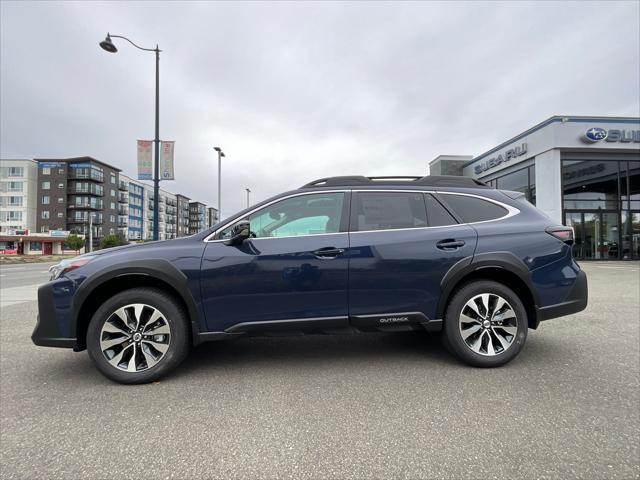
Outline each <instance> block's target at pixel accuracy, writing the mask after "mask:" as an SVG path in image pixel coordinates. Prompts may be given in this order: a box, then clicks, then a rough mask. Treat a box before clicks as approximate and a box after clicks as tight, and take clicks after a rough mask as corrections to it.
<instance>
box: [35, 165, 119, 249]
mask: <svg viewBox="0 0 640 480" xmlns="http://www.w3.org/2000/svg"><path fill="white" fill-rule="evenodd" d="M36 161H37V162H38V182H37V197H36V206H37V218H36V230H37V231H38V232H41V233H46V232H49V231H51V230H68V231H70V232H72V233H78V234H83V235H89V216H90V215H91V216H92V218H91V223H92V231H91V235H92V237H93V240H94V243H97V242H100V240H102V238H103V237H104V236H105V235H113V234H116V233H117V231H118V212H119V207H118V192H119V190H118V185H119V179H118V175H119V173H120V169H118V168H115V167H112V166H111V165H108V164H106V163H103V162H101V161H99V160H96V159H95V158H92V157H77V158H67V159H36Z"/></svg>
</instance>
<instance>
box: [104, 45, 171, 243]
mask: <svg viewBox="0 0 640 480" xmlns="http://www.w3.org/2000/svg"><path fill="white" fill-rule="evenodd" d="M112 37H113V38H121V39H123V40H126V41H127V42H129V43H130V44H131V45H133V46H134V47H136V48H137V49H139V50H144V51H145V52H155V53H156V137H155V139H154V142H155V147H156V148H155V160H154V163H153V210H154V212H155V213H154V215H153V239H154V240H158V239H159V230H160V218H159V215H158V209H159V204H160V202H159V199H160V175H159V173H160V52H161V51H162V50H160V49H159V48H158V45H156V48H143V47H140V46H138V45H136V44H135V43H133V42H132V41H131V40H129V39H128V38H127V37H123V36H121V35H111V34H109V33H107V38H105V39H104V40H103V41H102V42H100V47H102V49H104V50H106V51H107V52H109V53H116V52H117V51H118V49H117V48H116V46H115V45H114V44H113V42H112V41H111V38H112Z"/></svg>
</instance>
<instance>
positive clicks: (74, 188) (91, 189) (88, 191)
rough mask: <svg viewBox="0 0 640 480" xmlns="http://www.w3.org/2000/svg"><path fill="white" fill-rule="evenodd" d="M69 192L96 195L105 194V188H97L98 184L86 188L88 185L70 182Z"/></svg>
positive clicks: (101, 195)
mask: <svg viewBox="0 0 640 480" xmlns="http://www.w3.org/2000/svg"><path fill="white" fill-rule="evenodd" d="M67 193H69V194H72V195H73V194H82V195H93V196H96V197H103V196H104V190H103V189H97V188H96V185H91V186H90V187H89V188H86V187H81V186H79V185H74V184H73V183H70V184H69V186H68V187H67Z"/></svg>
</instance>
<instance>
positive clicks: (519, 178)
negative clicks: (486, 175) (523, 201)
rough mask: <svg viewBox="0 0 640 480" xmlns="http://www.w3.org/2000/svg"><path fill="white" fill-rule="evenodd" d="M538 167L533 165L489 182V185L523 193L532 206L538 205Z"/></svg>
mask: <svg viewBox="0 0 640 480" xmlns="http://www.w3.org/2000/svg"><path fill="white" fill-rule="evenodd" d="M535 183H536V167H535V165H532V166H530V167H525V168H522V169H520V170H516V171H515V172H511V173H507V174H506V175H503V176H501V177H497V178H494V179H493V180H488V181H487V185H490V186H492V187H493V188H499V189H500V190H512V191H515V192H522V193H524V194H525V195H526V197H527V200H529V201H530V202H531V203H532V204H534V205H535V204H536V187H535Z"/></svg>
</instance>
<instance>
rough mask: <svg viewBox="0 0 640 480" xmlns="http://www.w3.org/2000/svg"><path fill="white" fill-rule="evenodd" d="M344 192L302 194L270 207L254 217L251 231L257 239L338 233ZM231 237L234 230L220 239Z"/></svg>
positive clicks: (252, 215)
mask: <svg viewBox="0 0 640 480" xmlns="http://www.w3.org/2000/svg"><path fill="white" fill-rule="evenodd" d="M343 205H344V193H342V192H337V193H317V194H311V195H298V196H295V197H291V198H286V199H284V200H281V201H279V202H275V203H273V204H271V205H268V206H266V207H264V208H262V209H260V210H258V211H256V212H254V213H252V214H251V215H249V217H248V219H249V222H250V223H251V232H252V233H253V234H254V235H255V237H256V238H279V237H299V236H303V235H320V234H324V233H338V232H339V231H340V222H341V218H342V210H343ZM229 236H231V227H228V228H226V229H225V230H223V231H222V232H221V234H220V236H219V238H228V237H229Z"/></svg>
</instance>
